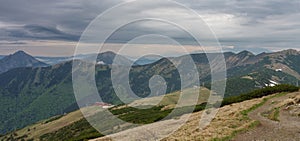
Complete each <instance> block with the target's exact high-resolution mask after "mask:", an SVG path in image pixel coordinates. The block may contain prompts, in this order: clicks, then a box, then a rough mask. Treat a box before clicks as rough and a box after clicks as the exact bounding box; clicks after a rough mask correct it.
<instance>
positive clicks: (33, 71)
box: [0, 50, 300, 133]
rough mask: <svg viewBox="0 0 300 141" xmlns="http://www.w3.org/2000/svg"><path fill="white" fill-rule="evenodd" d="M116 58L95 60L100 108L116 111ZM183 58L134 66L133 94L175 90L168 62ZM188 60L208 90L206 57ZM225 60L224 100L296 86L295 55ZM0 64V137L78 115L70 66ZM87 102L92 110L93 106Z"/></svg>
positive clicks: (31, 61) (21, 56) (13, 59)
mask: <svg viewBox="0 0 300 141" xmlns="http://www.w3.org/2000/svg"><path fill="white" fill-rule="evenodd" d="M115 56H116V54H114V53H113V52H106V53H101V54H99V55H98V57H97V62H101V63H99V64H97V65H96V83H97V88H98V91H99V92H100V96H101V97H102V99H103V100H104V102H107V103H111V104H115V105H118V104H122V102H121V101H120V99H119V98H118V97H117V95H116V94H115V91H114V89H113V87H112V82H111V79H110V74H111V63H112V61H113V60H114V57H115ZM188 56H189V55H184V56H180V57H172V58H162V59H160V60H158V61H156V62H154V63H151V64H145V65H137V64H136V65H134V66H133V67H132V68H131V71H130V86H131V89H132V91H133V92H135V93H136V94H137V95H139V96H141V97H146V96H148V95H149V94H150V92H151V90H150V88H149V79H150V78H151V77H152V76H153V75H161V76H162V77H163V78H164V79H165V81H166V83H167V93H170V92H174V91H177V90H180V87H181V81H180V76H179V73H178V70H177V69H176V67H175V66H174V64H173V63H172V62H176V63H177V64H181V63H184V61H183V60H185V59H186V58H187V57H188ZM191 57H192V59H193V60H194V62H195V63H196V66H197V68H198V71H199V74H200V78H199V79H200V80H201V84H202V82H203V83H204V84H203V86H205V87H207V88H210V77H211V76H210V65H209V63H208V60H207V58H206V54H204V53H199V54H191ZM224 57H225V60H226V66H227V76H228V78H227V80H226V81H227V85H226V92H225V96H226V97H228V96H233V95H239V94H241V93H246V92H249V91H252V90H254V89H258V88H262V87H265V86H272V85H276V84H281V83H288V84H293V85H297V84H298V80H299V78H300V75H299V74H300V62H299V61H298V60H300V52H298V51H296V50H285V51H280V52H274V53H262V54H258V55H254V54H252V53H251V52H248V51H243V52H240V53H232V52H226V53H224ZM170 60H171V61H170ZM18 61H20V62H23V61H24V62H26V63H19V62H18ZM124 62H125V63H123V65H124V64H130V63H133V62H132V61H130V59H127V58H125V57H124ZM1 64H7V66H14V67H5V68H6V69H3V68H2V66H1V69H3V71H2V72H3V73H1V74H0V103H1V104H0V108H1V109H2V111H1V112H0V133H7V132H9V131H12V130H15V129H18V128H22V127H24V126H26V125H29V124H32V123H35V122H37V121H39V120H42V119H46V118H49V117H51V116H55V115H60V114H64V113H69V112H71V111H74V110H76V109H78V106H77V103H76V100H75V98H74V94H73V86H72V61H66V62H62V63H59V64H56V65H52V66H46V64H45V63H42V62H40V61H37V60H36V59H35V58H34V57H31V56H29V55H27V54H26V53H24V52H17V53H15V54H13V55H10V56H6V57H5V58H3V59H1ZM119 65H122V64H119ZM157 68H159V69H157ZM5 70H6V71H5ZM191 81H194V80H191ZM125 97H130V95H127V96H125ZM90 102H91V104H92V103H93V102H96V101H90Z"/></svg>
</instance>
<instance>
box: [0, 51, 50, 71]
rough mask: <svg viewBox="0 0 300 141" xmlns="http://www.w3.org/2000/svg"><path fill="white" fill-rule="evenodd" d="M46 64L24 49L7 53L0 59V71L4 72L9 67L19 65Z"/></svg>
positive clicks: (17, 66) (33, 65) (19, 66)
mask: <svg viewBox="0 0 300 141" xmlns="http://www.w3.org/2000/svg"><path fill="white" fill-rule="evenodd" d="M46 65H47V64H45V63H43V62H40V61H38V60H37V59H35V58H34V57H32V56H30V55H29V54H27V53H25V52H24V51H17V52H15V53H14V54H11V55H8V56H6V57H4V58H3V59H1V61H0V73H3V72H6V71H8V70H10V69H14V68H21V67H42V66H46Z"/></svg>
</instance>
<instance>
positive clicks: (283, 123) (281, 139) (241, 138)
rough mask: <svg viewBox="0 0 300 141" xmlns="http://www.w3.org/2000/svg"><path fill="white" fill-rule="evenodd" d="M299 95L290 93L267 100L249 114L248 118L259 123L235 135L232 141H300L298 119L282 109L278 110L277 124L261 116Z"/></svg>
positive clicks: (299, 122)
mask: <svg viewBox="0 0 300 141" xmlns="http://www.w3.org/2000/svg"><path fill="white" fill-rule="evenodd" d="M299 94H300V93H299V92H297V93H291V94H287V95H285V96H281V97H275V98H272V99H269V100H268V101H267V102H266V103H265V104H264V105H263V106H261V107H259V108H258V109H256V110H254V111H252V112H250V113H249V115H248V116H249V117H250V118H251V119H253V120H257V121H259V122H260V123H261V125H259V126H258V127H255V128H254V129H251V130H250V131H248V132H246V133H242V134H239V135H237V136H236V137H235V138H234V139H233V141H300V118H299V117H295V116H291V115H290V114H289V112H288V111H286V110H284V108H281V109H280V113H279V122H278V121H273V120H270V119H268V118H267V117H264V116H262V113H264V112H267V111H270V110H271V109H273V108H275V107H277V106H278V104H276V103H282V102H283V101H284V100H286V99H289V98H290V97H292V96H295V95H299Z"/></svg>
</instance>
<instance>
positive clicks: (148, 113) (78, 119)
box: [0, 85, 299, 140]
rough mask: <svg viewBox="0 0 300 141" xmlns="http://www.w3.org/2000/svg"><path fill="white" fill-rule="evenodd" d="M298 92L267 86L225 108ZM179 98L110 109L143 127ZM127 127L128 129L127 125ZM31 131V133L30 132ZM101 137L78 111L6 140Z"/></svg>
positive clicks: (199, 107) (229, 101)
mask: <svg viewBox="0 0 300 141" xmlns="http://www.w3.org/2000/svg"><path fill="white" fill-rule="evenodd" d="M298 89H299V88H298V87H294V86H290V85H279V86H276V87H267V88H264V89H260V90H256V91H253V92H250V93H247V94H243V95H241V96H234V97H229V98H225V99H224V101H223V103H222V106H225V105H229V104H233V103H238V102H242V101H245V100H250V99H253V98H259V97H263V96H267V95H270V94H273V93H279V92H294V91H298ZM202 91H203V92H204V93H203V94H204V95H203V96H204V97H207V95H206V94H207V93H206V94H205V92H207V90H205V89H202ZM175 95H178V92H176V93H173V94H169V95H166V98H165V99H164V101H162V102H161V103H160V106H155V107H153V108H150V109H145V110H143V109H136V108H132V107H127V106H119V107H115V108H112V109H110V110H111V112H112V113H113V114H115V115H116V116H118V117H119V118H120V119H122V120H125V121H128V122H132V123H140V124H148V123H153V122H156V121H158V120H161V119H162V118H164V117H165V116H166V115H168V114H169V113H170V112H171V111H172V110H173V108H167V109H165V108H164V107H165V106H168V105H169V104H171V105H172V104H173V100H170V99H173V98H174V96H175ZM205 95H206V96H205ZM152 99H155V98H152ZM152 99H149V100H152ZM199 100H200V99H199ZM144 102H145V101H143V102H142V103H140V101H136V102H135V103H136V104H137V103H140V104H142V105H143V104H144ZM199 103H201V102H199ZM205 105H206V103H205V102H204V103H203V104H199V105H197V106H196V108H195V110H194V112H197V111H201V110H203V109H204V108H205ZM184 111H185V110H184V107H183V108H182V112H179V113H178V114H177V116H180V115H183V114H184V113H185V112H184ZM97 115H98V116H101V111H100V112H99V113H97ZM68 119H69V120H68ZM61 123H65V124H63V125H64V126H58V124H61ZM123 128H124V129H126V128H127V127H126V126H124V127H123ZM28 129H30V130H29V131H28ZM31 129H35V130H31ZM124 129H122V130H124ZM120 130H121V129H120ZM101 136H102V135H101V134H99V133H98V132H97V131H96V130H95V129H94V128H92V127H91V126H90V125H89V123H88V122H87V121H86V120H85V119H82V116H81V115H80V113H79V112H78V111H77V112H74V113H71V114H68V115H66V116H63V117H54V118H51V119H49V120H45V121H42V122H39V123H37V124H35V125H32V126H29V127H26V128H24V129H22V130H19V131H17V132H14V133H11V134H8V135H6V139H8V138H9V137H10V138H21V137H23V138H24V139H31V138H33V139H38V138H40V139H42V140H83V139H91V138H96V137H101ZM0 139H1V138H0ZM2 139H3V138H2Z"/></svg>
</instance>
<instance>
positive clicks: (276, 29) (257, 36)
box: [0, 0, 300, 50]
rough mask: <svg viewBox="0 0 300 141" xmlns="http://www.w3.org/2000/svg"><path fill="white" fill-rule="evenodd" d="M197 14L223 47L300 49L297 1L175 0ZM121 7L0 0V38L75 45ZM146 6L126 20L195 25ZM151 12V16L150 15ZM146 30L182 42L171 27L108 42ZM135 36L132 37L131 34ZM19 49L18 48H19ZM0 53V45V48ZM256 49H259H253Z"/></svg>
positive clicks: (90, 1)
mask: <svg viewBox="0 0 300 141" xmlns="http://www.w3.org/2000/svg"><path fill="white" fill-rule="evenodd" d="M177 1H178V2H179V3H182V4H184V5H185V6H188V7H190V8H192V9H193V10H195V11H197V12H198V13H199V14H200V15H201V16H202V15H203V19H204V20H205V21H206V22H207V23H208V24H209V25H210V26H211V28H212V30H213V31H214V32H215V33H216V35H217V36H218V37H219V39H220V41H221V43H222V45H224V46H234V47H236V48H238V49H251V48H267V49H270V50H276V49H282V48H299V43H300V40H299V36H300V8H299V7H300V1H299V0H289V1H285V0H266V1H262V0H252V1H243V0H189V1H187V0H177ZM121 2H124V1H123V0H101V1H94V0H64V1H62V0H53V1H46V0H26V1H22V0H1V1H0V39H1V40H2V41H22V40H60V41H61V40H62V41H75V42H76V41H78V39H79V38H80V35H81V34H82V32H83V31H84V29H85V28H86V27H87V26H88V24H89V23H90V22H91V21H92V20H93V19H94V18H95V17H97V16H98V15H99V14H101V13H102V12H104V11H105V10H107V9H109V8H111V7H113V6H115V5H116V4H119V3H121ZM147 6H148V7H143V6H139V7H128V10H127V11H126V12H125V13H124V15H120V16H130V14H144V15H145V16H147V15H149V14H150V15H151V14H157V12H158V13H159V12H160V11H161V12H162V14H166V13H168V11H170V13H168V14H170V16H174V17H175V18H177V19H179V20H180V19H182V20H187V22H191V23H192V22H193V19H188V18H186V17H185V16H184V14H182V13H180V10H179V11H178V10H177V9H172V8H173V7H169V6H168V5H167V4H165V3H161V2H160V1H153V2H152V4H151V6H150V7H149V5H147ZM149 9H153V13H151V11H150V12H149ZM115 22H118V19H117V17H112V18H111V19H109V20H108V21H107V28H109V25H111V24H114V23H115ZM147 30H165V31H166V32H167V33H170V36H171V37H174V38H177V39H181V40H186V43H188V42H189V40H190V39H189V38H187V37H185V36H182V37H181V36H180V35H178V34H176V33H174V32H173V31H172V28H170V29H168V28H165V27H159V26H158V25H157V26H156V25H153V29H146V28H145V26H143V25H140V26H136V28H135V27H131V28H128V29H127V30H122V31H121V32H122V33H120V34H118V35H119V37H117V39H112V40H110V42H116V43H123V42H127V39H128V35H130V34H137V35H139V34H143V33H147ZM132 36H134V35H132ZM20 45H21V44H20ZM0 48H1V44H0ZM255 50H257V49H255Z"/></svg>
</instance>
